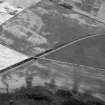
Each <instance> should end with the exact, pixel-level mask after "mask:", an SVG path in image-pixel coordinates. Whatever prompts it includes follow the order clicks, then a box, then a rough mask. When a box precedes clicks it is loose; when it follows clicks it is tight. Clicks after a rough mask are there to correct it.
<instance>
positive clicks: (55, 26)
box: [0, 0, 105, 105]
mask: <svg viewBox="0 0 105 105" xmlns="http://www.w3.org/2000/svg"><path fill="white" fill-rule="evenodd" d="M7 1H8V2H9V0H7ZM10 1H11V3H12V2H13V0H10ZM33 1H34V0H32V2H33ZM22 2H23V4H22ZM32 2H31V1H27V3H29V5H31V4H30V3H32ZM15 3H17V4H18V3H20V4H21V5H23V6H24V7H25V5H24V0H22V1H21V2H18V1H17V2H15ZM27 3H26V7H28V5H27ZM14 5H15V4H14ZM19 6H20V5H19ZM20 7H21V6H20ZM104 34H105V25H104V24H103V23H102V22H101V23H100V22H99V21H96V19H92V18H89V17H87V16H84V15H82V14H78V13H77V12H75V11H73V10H72V9H68V8H66V7H65V6H63V5H59V4H58V3H57V2H56V1H54V0H42V1H39V2H38V3H36V4H35V5H34V4H33V5H31V6H29V7H28V8H26V9H24V10H23V11H22V12H21V13H19V14H17V15H16V16H14V17H13V18H11V19H9V20H8V21H6V22H4V23H3V24H2V25H1V26H0V44H1V48H0V54H1V55H0V56H1V57H0V63H1V66H2V65H4V66H3V67H1V70H0V104H1V105H26V104H27V105H50V104H51V105H70V104H71V105H88V103H90V104H89V105H105V103H104V101H105V89H104V88H105V65H104V61H105V54H104V52H105V51H104V43H105V36H104ZM3 52H5V53H3ZM27 58H29V59H28V60H27ZM6 59H8V60H6ZM24 60H25V62H24ZM10 62H11V63H10ZM19 62H20V63H19ZM21 62H22V63H21ZM7 63H8V64H7ZM14 64H15V65H14ZM62 91H63V92H62ZM59 92H60V93H59ZM65 92H66V93H65ZM55 97H56V99H55ZM25 100H27V101H25Z"/></svg>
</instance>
